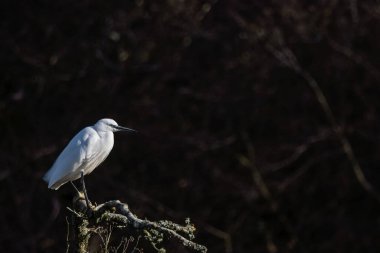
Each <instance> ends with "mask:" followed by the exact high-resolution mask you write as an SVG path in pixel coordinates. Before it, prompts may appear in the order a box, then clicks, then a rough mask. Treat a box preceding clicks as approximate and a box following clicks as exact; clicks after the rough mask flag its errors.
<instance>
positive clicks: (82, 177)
mask: <svg viewBox="0 0 380 253" xmlns="http://www.w3.org/2000/svg"><path fill="white" fill-rule="evenodd" d="M80 176H81V179H80V180H81V183H82V188H83V193H84V197H85V199H86V205H87V209H90V203H91V202H90V200H89V199H88V195H87V191H86V186H85V184H84V175H83V170H82V171H81V172H80Z"/></svg>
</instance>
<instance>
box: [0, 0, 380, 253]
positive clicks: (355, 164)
mask: <svg viewBox="0 0 380 253" xmlns="http://www.w3.org/2000/svg"><path fill="white" fill-rule="evenodd" d="M1 7H2V8H1V9H2V11H1V12H2V13H1V15H0V20H1V22H0V62H1V64H0V67H1V75H0V83H1V84H0V120H1V124H0V130H1V134H2V136H1V138H2V141H1V142H0V143H1V144H0V145H1V153H0V157H1V159H0V204H1V207H0V251H1V252H64V251H65V248H66V233H67V226H66V220H65V219H66V218H65V217H66V216H68V215H70V213H69V211H67V210H66V208H65V207H66V206H70V205H71V200H72V197H73V190H72V188H71V186H70V185H67V186H64V187H62V188H61V189H60V190H59V191H57V192H56V191H50V190H48V189H47V187H46V185H45V183H44V182H43V181H42V180H41V177H42V175H43V174H44V172H46V171H47V169H48V168H49V167H50V165H51V164H52V162H53V161H54V159H55V158H56V156H57V155H58V153H59V152H60V151H61V149H62V148H63V147H64V146H65V145H66V143H67V142H68V141H69V139H70V138H71V137H72V136H73V135H74V134H75V133H76V132H77V131H78V130H80V129H81V128H82V127H84V126H86V125H89V124H93V123H95V122H96V121H97V120H98V119H100V118H103V117H111V118H114V119H115V120H116V121H117V122H119V123H120V124H122V125H126V126H129V127H132V128H135V129H137V130H139V131H140V132H141V134H140V135H135V136H131V135H123V134H118V135H117V136H116V141H115V147H114V150H113V152H112V153H111V155H110V157H109V158H108V159H107V160H106V161H105V162H104V164H102V165H101V166H100V167H99V168H98V169H97V170H96V171H95V173H93V174H91V175H90V176H88V177H87V178H86V183H87V189H88V192H89V195H90V198H91V199H92V200H93V201H96V202H98V203H102V202H105V201H107V200H110V199H120V200H121V201H122V202H126V203H128V204H129V206H130V208H131V209H133V210H134V211H135V213H137V214H138V215H139V217H149V218H151V219H153V220H160V219H170V220H173V221H175V222H178V223H182V222H183V221H184V220H185V218H186V217H191V218H192V222H194V223H195V225H196V227H197V228H198V231H197V233H196V241H197V242H199V243H201V244H204V245H206V246H207V247H208V248H209V252H227V253H229V252H270V253H276V252H378V251H379V250H380V240H379V235H380V225H379V217H380V216H379V214H380V203H379V201H380V199H379V197H378V194H377V191H376V189H377V190H379V189H380V184H379V181H380V168H379V166H380V159H379V154H380V135H379V127H380V120H379V119H380V116H379V115H380V114H379V112H380V85H379V84H380V71H379V67H380V66H379V62H380V61H379V52H380V50H379V45H380V37H379V36H380V33H379V31H378V30H379V19H380V5H379V3H378V2H377V1H356V0H347V1H339V0H332V1H243V0H242V1H232V0H220V1H209V2H206V1H196V0H189V1H179V0H178V1H176V0H167V1H144V0H136V1H120V0H116V1H82V0H77V1H47V0H38V1H26V0H20V1H7V0H6V1H3V2H2V3H1ZM321 92H322V93H321ZM326 102H327V103H328V104H326ZM363 176H364V177H363ZM151 251H152V250H151V249H149V248H147V249H145V251H144V252H151ZM168 252H188V251H187V250H186V249H185V248H183V247H179V248H178V247H177V245H175V244H174V245H171V244H170V245H169V246H168Z"/></svg>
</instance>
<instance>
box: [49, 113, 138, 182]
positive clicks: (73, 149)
mask: <svg viewBox="0 0 380 253" xmlns="http://www.w3.org/2000/svg"><path fill="white" fill-rule="evenodd" d="M117 131H134V130H132V129H130V128H125V127H121V126H119V125H118V124H117V123H116V121H114V120H113V119H101V120H99V121H98V122H96V124H95V125H93V126H89V127H86V128H84V129H82V130H81V131H80V132H79V133H78V134H77V135H75V136H74V138H73V139H72V140H71V141H70V143H69V144H68V145H67V146H66V148H65V149H64V150H63V151H62V153H61V154H60V155H59V156H58V158H57V160H56V161H55V162H54V164H53V166H52V167H51V168H50V170H49V171H48V172H47V173H46V174H45V175H44V177H43V179H44V180H45V181H46V182H47V183H48V187H49V188H50V189H54V190H57V189H58V188H59V187H61V186H62V185H63V184H65V183H67V182H70V181H74V180H76V179H78V178H80V177H81V171H83V174H84V175H87V174H89V173H91V172H92V171H93V170H94V169H95V168H96V167H97V166H98V165H99V164H100V163H101V162H103V161H104V159H106V157H107V156H108V154H109V153H110V152H111V150H112V148H113V132H117Z"/></svg>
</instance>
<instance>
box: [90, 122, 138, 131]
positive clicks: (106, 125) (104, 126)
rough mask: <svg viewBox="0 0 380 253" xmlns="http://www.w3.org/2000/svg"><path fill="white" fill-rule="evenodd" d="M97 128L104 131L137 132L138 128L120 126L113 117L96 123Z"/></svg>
mask: <svg viewBox="0 0 380 253" xmlns="http://www.w3.org/2000/svg"><path fill="white" fill-rule="evenodd" d="M94 126H95V128H96V130H98V131H104V132H108V131H111V132H118V131H128V132H136V130H133V129H130V128H127V127H122V126H119V125H118V124H117V123H116V121H114V120H113V119H101V120H98V122H96V124H95V125H94Z"/></svg>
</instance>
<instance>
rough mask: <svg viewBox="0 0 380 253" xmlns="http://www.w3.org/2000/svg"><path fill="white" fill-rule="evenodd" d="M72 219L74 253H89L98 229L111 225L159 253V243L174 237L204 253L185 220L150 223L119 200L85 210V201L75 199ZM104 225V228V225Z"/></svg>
mask: <svg viewBox="0 0 380 253" xmlns="http://www.w3.org/2000/svg"><path fill="white" fill-rule="evenodd" d="M68 209H69V210H70V211H71V212H72V214H73V217H74V219H72V220H75V223H74V224H72V226H74V227H76V232H75V235H74V236H73V238H74V239H73V240H72V242H71V243H70V247H71V248H73V250H74V252H80V253H82V252H89V239H90V237H91V234H92V233H94V231H97V228H99V227H106V226H109V225H112V226H114V227H124V228H127V227H128V229H129V231H131V230H132V231H133V232H134V233H135V234H138V236H139V237H142V238H145V239H146V240H147V241H148V242H149V243H150V244H151V245H152V246H153V248H154V249H156V250H157V251H158V252H166V250H165V249H164V248H160V247H159V245H160V243H161V242H162V241H163V240H165V239H170V238H175V239H176V240H178V241H180V242H181V243H182V244H183V245H184V246H185V247H188V248H190V249H193V250H195V251H199V252H207V248H206V247H205V246H203V245H200V244H197V243H195V242H193V241H192V240H193V239H194V232H195V227H194V225H193V224H191V222H190V219H189V218H187V219H186V220H185V225H184V226H182V225H179V224H176V223H174V222H172V221H168V220H161V221H157V222H154V221H149V220H147V219H140V218H138V217H137V215H135V214H134V213H132V212H131V210H130V209H129V207H128V205H127V204H125V203H122V202H120V201H119V200H111V201H108V202H105V203H103V204H100V205H97V206H95V207H91V209H90V210H86V202H85V201H84V199H83V198H81V197H79V198H76V199H74V210H72V209H70V208H68ZM105 224H107V225H105Z"/></svg>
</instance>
